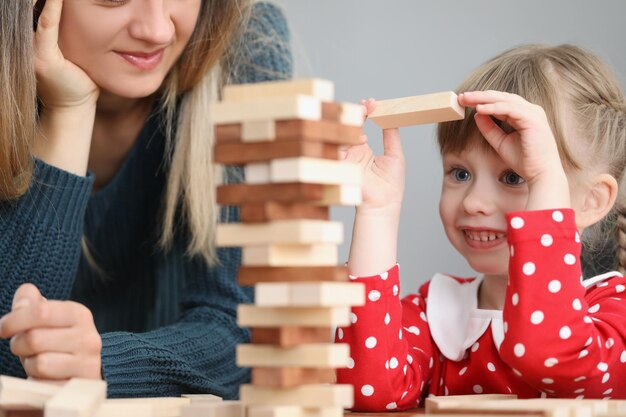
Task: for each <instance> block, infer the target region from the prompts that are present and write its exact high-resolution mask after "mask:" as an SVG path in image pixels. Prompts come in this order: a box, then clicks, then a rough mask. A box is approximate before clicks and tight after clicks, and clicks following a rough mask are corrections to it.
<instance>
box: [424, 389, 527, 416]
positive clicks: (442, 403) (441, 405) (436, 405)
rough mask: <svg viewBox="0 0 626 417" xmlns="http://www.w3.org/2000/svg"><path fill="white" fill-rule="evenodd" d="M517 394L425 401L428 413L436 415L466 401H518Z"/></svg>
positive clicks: (444, 397) (461, 396)
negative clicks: (450, 406)
mask: <svg viewBox="0 0 626 417" xmlns="http://www.w3.org/2000/svg"><path fill="white" fill-rule="evenodd" d="M516 399H517V395H515V394H476V395H445V396H443V395H441V396H432V397H427V398H426V401H425V408H426V413H427V414H430V413H434V412H436V411H437V410H439V409H445V408H449V406H448V404H454V405H456V404H458V403H460V402H465V401H472V402H473V401H488V400H516Z"/></svg>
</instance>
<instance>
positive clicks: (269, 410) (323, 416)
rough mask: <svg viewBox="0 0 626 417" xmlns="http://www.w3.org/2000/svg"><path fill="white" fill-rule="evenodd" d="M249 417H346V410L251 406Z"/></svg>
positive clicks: (340, 408)
mask: <svg viewBox="0 0 626 417" xmlns="http://www.w3.org/2000/svg"><path fill="white" fill-rule="evenodd" d="M248 417H344V410H343V407H322V408H303V407H299V406H297V405H274V406H271V405H251V406H248ZM389 417H393V416H389Z"/></svg>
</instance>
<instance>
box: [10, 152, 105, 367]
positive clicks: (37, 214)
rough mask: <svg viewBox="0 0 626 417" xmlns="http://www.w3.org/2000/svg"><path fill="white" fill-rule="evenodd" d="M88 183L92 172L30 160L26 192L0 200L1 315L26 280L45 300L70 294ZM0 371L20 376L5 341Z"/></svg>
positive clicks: (91, 182) (64, 297)
mask: <svg viewBox="0 0 626 417" xmlns="http://www.w3.org/2000/svg"><path fill="white" fill-rule="evenodd" d="M92 184H93V176H92V174H88V175H87V176H86V177H79V176H76V175H73V174H70V173H68V172H65V171H63V170H60V169H58V168H55V167H53V166H50V165H47V164H45V163H44V162H41V161H35V170H34V177H33V182H32V184H31V186H30V188H29V190H28V191H27V192H26V194H24V195H23V196H22V197H20V198H19V199H17V200H14V201H5V202H0V315H4V314H6V313H7V312H8V311H9V310H10V309H11V303H12V300H13V294H14V293H15V291H16V290H17V288H18V287H19V286H20V285H21V284H23V283H25V282H31V283H33V284H35V285H36V286H37V287H38V288H39V290H40V291H41V293H42V294H43V295H44V296H45V297H46V298H49V299H61V300H66V299H68V298H69V294H70V291H71V288H72V285H73V283H74V277H75V274H76V268H77V266H78V260H79V257H80V239H81V236H82V233H83V221H84V216H85V210H86V206H87V201H88V199H89V193H90V192H91V187H92ZM0 370H1V371H2V373H3V374H9V375H20V376H24V370H23V368H22V366H21V364H20V362H19V360H18V358H17V357H15V356H14V355H13V354H12V353H11V352H10V349H9V341H8V340H2V341H0Z"/></svg>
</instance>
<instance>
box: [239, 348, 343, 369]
mask: <svg viewBox="0 0 626 417" xmlns="http://www.w3.org/2000/svg"><path fill="white" fill-rule="evenodd" d="M349 357H350V347H349V346H348V345H347V344H345V343H315V344H313V343H311V344H306V345H299V346H295V347H290V348H283V347H280V346H273V345H254V344H240V345H238V346H237V366H239V367H247V368H252V367H279V366H280V367H300V368H345V367H346V366H347V364H348V359H349Z"/></svg>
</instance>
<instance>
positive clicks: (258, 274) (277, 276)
mask: <svg viewBox="0 0 626 417" xmlns="http://www.w3.org/2000/svg"><path fill="white" fill-rule="evenodd" d="M237 279H238V282H239V285H241V286H252V285H256V284H258V283H260V282H282V281H296V282H308V281H330V282H344V281H348V270H347V268H346V267H345V266H336V265H333V266H317V267H283V268H277V267H265V266H242V267H240V268H239V274H238V276H237Z"/></svg>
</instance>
